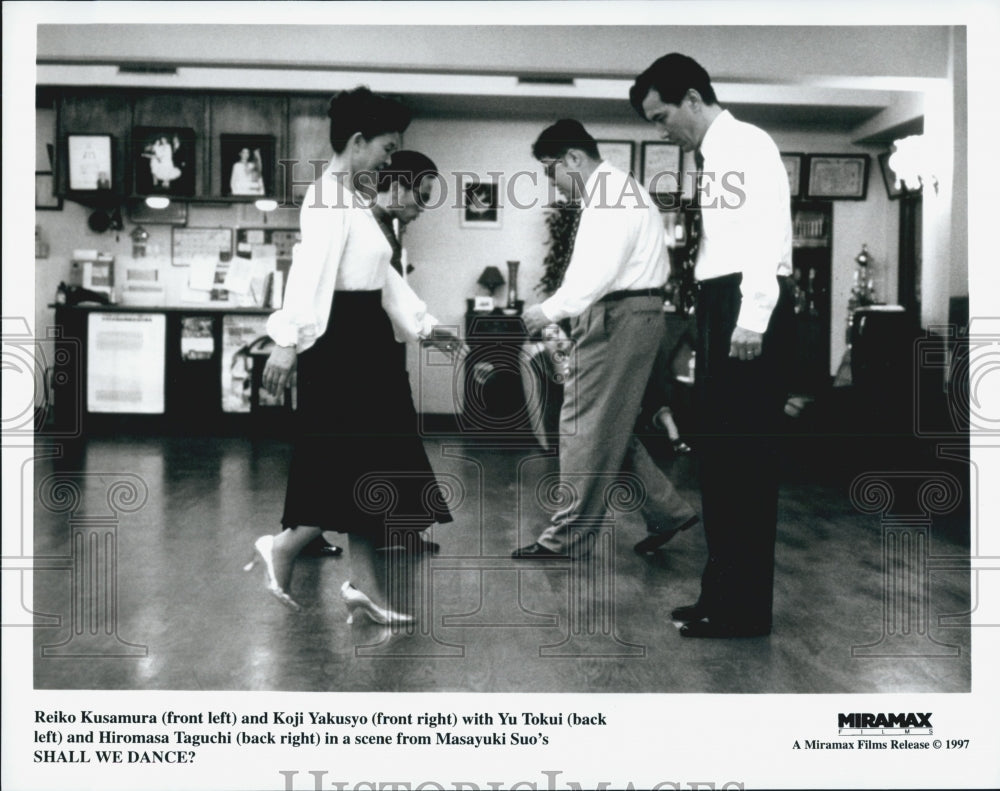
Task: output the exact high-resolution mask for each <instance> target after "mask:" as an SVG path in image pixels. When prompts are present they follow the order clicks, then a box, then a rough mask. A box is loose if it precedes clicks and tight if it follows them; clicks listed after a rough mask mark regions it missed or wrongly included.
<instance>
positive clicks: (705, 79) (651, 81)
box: [628, 52, 718, 120]
mask: <svg viewBox="0 0 1000 791" xmlns="http://www.w3.org/2000/svg"><path fill="white" fill-rule="evenodd" d="M692 88H694V89H695V90H696V91H698V93H699V94H700V95H701V99H702V101H703V102H705V104H716V103H717V102H718V100H717V99H716V98H715V89H714V88H713V87H712V80H711V78H710V77H709V76H708V72H707V71H705V69H703V68H702V66H701V64H700V63H698V61H696V60H695V59H694V58H689V57H688V56H687V55H681V54H680V53H679V52H671V53H670V54H669V55H664V56H663V57H662V58H658V59H657V60H655V61H653V64H652V65H651V66H650V67H649V68H648V69H646V70H645V71H644V72H643V73H642V74H640V75H639V76H638V77H636V78H635V83H633V85H632V88H631V89H630V90H629V92H628V99H629V101H630V102H631V103H632V107H633V108H635V111H636V112H637V113H639V115H641V116H642V117H643V118H645V117H646V113H644V112H643V110H642V103H643V102H644V101H645V99H646V95H647V94H648V93H649V92H650V90H655V91H656V92H657V93H658V94H660V98H661V99H662V100H663V103H664V104H676V105H678V106H679V105H680V103H681V102H682V101H683V99H684V96H685V95H686V94H687V92H688V91H689V90H691V89H692ZM647 120H648V119H647Z"/></svg>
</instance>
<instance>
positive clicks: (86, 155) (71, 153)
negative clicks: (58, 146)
mask: <svg viewBox="0 0 1000 791" xmlns="http://www.w3.org/2000/svg"><path fill="white" fill-rule="evenodd" d="M112 149H113V140H112V137H111V135H77V134H68V135H66V156H67V162H68V175H69V179H68V184H69V189H70V192H101V191H104V190H110V189H111V183H112V182H111V177H112V175H113V174H112V170H111V168H112V165H111V163H112V156H111V152H112Z"/></svg>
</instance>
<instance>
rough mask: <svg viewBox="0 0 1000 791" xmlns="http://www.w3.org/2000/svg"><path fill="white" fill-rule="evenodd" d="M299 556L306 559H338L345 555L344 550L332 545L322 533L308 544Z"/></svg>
mask: <svg viewBox="0 0 1000 791" xmlns="http://www.w3.org/2000/svg"><path fill="white" fill-rule="evenodd" d="M299 554H300V555H301V556H302V557H304V558H336V557H340V556H341V555H343V554H344V550H343V548H342V547H337V546H334V545H333V544H331V543H330V542H329V541H327V540H326V539H325V538H323V534H322V533H321V534H320V535H318V536H316V538H314V539H313V540H312V541H310V542H309V543H308V544H306V545H305V546H304V547H303V548H302V551H301V552H300V553H299Z"/></svg>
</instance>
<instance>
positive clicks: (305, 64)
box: [37, 25, 953, 143]
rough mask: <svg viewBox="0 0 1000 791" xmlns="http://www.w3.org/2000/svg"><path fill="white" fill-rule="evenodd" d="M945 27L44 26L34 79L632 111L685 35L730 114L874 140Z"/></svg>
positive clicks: (466, 105) (588, 113)
mask: <svg viewBox="0 0 1000 791" xmlns="http://www.w3.org/2000/svg"><path fill="white" fill-rule="evenodd" d="M84 32H85V35H81V33H84ZM952 35H953V33H952V31H951V29H950V28H947V27H943V26H926V27H894V28H884V27H874V26H871V27H852V28H836V27H829V26H827V27H819V26H817V27H801V26H800V27H778V26H758V27H724V26H703V27H674V26H671V27H609V26H578V27H577V26H559V27H556V26H536V27H527V26H525V27H518V26H450V27H448V26H433V25H427V26H376V25H363V26H319V27H317V26H310V27H304V26H279V27H275V26H271V27H268V28H262V27H261V26H254V25H200V26H191V25H155V26H154V25H91V26H88V27H86V28H85V29H83V28H81V27H80V26H78V25H42V26H39V28H38V56H37V57H38V60H37V62H38V67H37V71H38V73H37V81H38V84H39V85H111V86H120V87H148V88H173V89H184V90H198V89H231V90H256V91H262V90H275V91H301V92H317V93H325V94H329V93H331V92H333V91H336V90H339V89H342V88H345V87H352V86H353V85H356V84H358V83H362V82H363V83H365V84H368V85H370V86H371V87H372V88H373V89H374V90H380V91H383V92H387V93H395V94H398V95H401V96H403V97H404V98H406V99H407V101H408V103H409V104H410V105H411V106H412V107H413V108H414V109H415V111H416V112H417V114H418V115H422V116H425V117H458V118H510V117H518V118H532V119H533V118H538V119H554V118H559V117H580V118H586V119H591V120H595V121H608V122H619V123H632V122H635V123H639V119H638V118H637V116H635V114H634V113H633V111H632V109H631V107H630V106H629V104H628V101H627V95H628V87H629V85H630V84H631V80H632V77H633V75H635V74H636V73H638V72H639V71H641V70H642V68H644V67H645V66H646V65H648V63H649V62H651V61H652V60H653V59H655V57H657V56H658V55H660V54H663V52H664V51H669V48H670V45H671V43H676V42H683V43H684V46H685V49H686V50H687V51H690V52H698V53H699V55H698V57H699V60H700V61H701V62H703V63H704V64H705V65H706V68H708V69H709V71H710V73H712V74H713V82H714V83H715V87H716V91H717V93H718V95H719V99H720V101H721V102H722V103H723V104H724V105H725V106H726V107H728V108H729V109H732V110H733V111H734V113H736V114H738V116H739V117H741V118H744V119H746V120H748V121H751V122H754V123H758V124H760V125H762V126H765V127H766V128H771V129H775V128H788V129H803V130H823V131H829V132H832V133H838V134H844V135H846V136H848V137H849V138H850V139H851V140H852V142H855V143H882V142H887V141H890V140H891V139H893V137H898V136H899V135H900V134H909V133H913V132H918V131H921V127H922V120H923V95H924V91H925V90H927V89H929V88H931V87H932V86H934V85H935V84H939V83H941V82H942V81H944V80H946V79H947V75H948V68H949V66H948V52H949V42H950V37H951V36H952ZM122 65H125V66H126V67H127V71H126V72H123V71H122V70H121V69H120V68H119V67H120V66H122ZM519 78H520V79H519Z"/></svg>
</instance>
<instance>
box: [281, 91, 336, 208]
mask: <svg viewBox="0 0 1000 791" xmlns="http://www.w3.org/2000/svg"><path fill="white" fill-rule="evenodd" d="M329 103H330V100H329V98H328V97H323V96H291V97H289V99H288V153H287V159H289V160H291V164H290V165H289V166H288V168H287V169H282V168H281V167H279V168H278V178H279V180H281V184H280V186H279V189H280V190H282V191H281V192H280V193H279V194H280V195H282V196H285V195H289V194H290V195H292V197H293V199H294V200H295V201H296V202H299V201H300V200H301V199H302V196H303V195H305V192H306V189H307V188H308V187H309V185H310V184H312V182H314V181H315V180H316V179H317V178H319V174H320V173H322V170H323V166H324V165H325V164H326V163H327V162H328V161H329V159H330V156H331V155H332V154H333V149H332V148H331V147H330V119H329V118H328V117H327V114H326V110H327V107H328V106H329Z"/></svg>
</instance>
